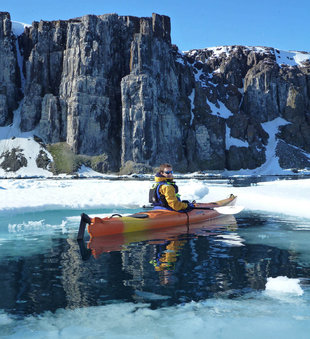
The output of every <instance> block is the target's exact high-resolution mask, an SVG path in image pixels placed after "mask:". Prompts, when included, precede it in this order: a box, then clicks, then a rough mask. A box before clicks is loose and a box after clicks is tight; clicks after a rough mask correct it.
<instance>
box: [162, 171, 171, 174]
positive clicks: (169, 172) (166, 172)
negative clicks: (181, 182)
mask: <svg viewBox="0 0 310 339" xmlns="http://www.w3.org/2000/svg"><path fill="white" fill-rule="evenodd" d="M164 173H165V174H173V171H165V172H164Z"/></svg>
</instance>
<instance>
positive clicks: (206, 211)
mask: <svg viewBox="0 0 310 339" xmlns="http://www.w3.org/2000/svg"><path fill="white" fill-rule="evenodd" d="M236 199H237V197H236V196H234V195H230V197H229V198H227V199H224V200H220V201H216V202H210V203H198V204H195V209H193V210H191V211H190V212H187V213H182V212H176V211H170V210H166V209H152V210H149V211H147V212H140V213H135V214H132V215H127V216H121V215H119V214H117V215H112V216H110V217H105V218H99V217H94V218H90V217H89V216H88V215H86V214H84V213H83V214H82V217H81V223H80V229H79V234H78V238H77V239H78V240H80V239H83V237H84V230H85V226H86V224H87V231H88V233H89V235H90V238H91V239H92V238H94V237H101V236H106V235H114V234H122V233H128V232H139V231H145V230H154V229H159V228H166V227H175V226H181V225H189V224H194V223H199V222H202V221H205V220H210V219H215V218H218V217H221V216H222V213H221V208H223V210H224V207H225V206H234V205H235V203H236ZM237 212H239V211H234V210H232V212H228V213H225V212H223V213H224V214H234V213H237Z"/></svg>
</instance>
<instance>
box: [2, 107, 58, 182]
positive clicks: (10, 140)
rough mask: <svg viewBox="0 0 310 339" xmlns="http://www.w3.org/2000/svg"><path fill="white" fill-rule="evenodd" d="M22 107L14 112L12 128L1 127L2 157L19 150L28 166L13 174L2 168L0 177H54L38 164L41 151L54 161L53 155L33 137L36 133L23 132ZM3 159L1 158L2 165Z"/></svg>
mask: <svg viewBox="0 0 310 339" xmlns="http://www.w3.org/2000/svg"><path fill="white" fill-rule="evenodd" d="M20 107H21V104H20V106H19V108H18V109H17V110H16V111H15V112H14V121H13V123H12V124H11V125H10V126H5V127H0V157H1V155H3V154H4V153H6V152H12V150H13V149H16V150H19V151H18V153H21V154H22V155H23V156H24V157H25V158H26V160H27V166H24V167H21V168H20V169H19V170H18V171H16V172H13V171H10V170H9V169H8V171H5V170H4V169H2V168H0V176H1V177H4V178H13V177H27V176H28V177H29V176H39V177H41V176H44V177H50V176H52V175H53V174H52V172H49V171H47V170H45V169H42V168H39V167H38V166H37V163H36V159H37V157H38V154H39V153H40V151H43V152H45V153H46V155H47V156H48V158H49V159H50V160H51V161H52V160H53V158H52V156H51V154H50V153H49V152H48V151H47V150H46V149H44V148H43V147H42V146H41V145H40V144H39V143H37V142H36V141H35V140H34V139H33V136H34V134H35V131H31V132H21V131H20V128H19V125H20V120H21V119H20ZM2 162H3V159H1V158H0V163H2Z"/></svg>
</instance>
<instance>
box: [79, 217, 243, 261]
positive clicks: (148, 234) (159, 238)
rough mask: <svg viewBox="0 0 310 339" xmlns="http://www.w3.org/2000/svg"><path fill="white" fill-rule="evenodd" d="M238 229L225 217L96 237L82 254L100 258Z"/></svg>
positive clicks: (232, 220) (234, 223) (231, 220)
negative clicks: (142, 244)
mask: <svg viewBox="0 0 310 339" xmlns="http://www.w3.org/2000/svg"><path fill="white" fill-rule="evenodd" d="M237 227H238V225H237V221H236V219H235V217H234V216H233V215H223V217H221V218H216V219H210V220H205V221H203V222H199V223H195V224H190V225H188V226H187V225H181V226H175V227H167V228H160V229H153V230H144V231H143V232H128V233H121V234H114V235H109V236H105V237H95V238H92V239H91V240H90V241H88V243H87V249H88V250H87V249H85V248H84V249H82V250H81V254H82V256H83V252H82V251H83V250H84V252H87V251H91V253H89V252H88V255H90V254H92V255H93V257H94V258H99V257H100V255H101V254H102V253H109V252H112V251H121V250H126V248H127V247H128V246H130V244H132V243H136V242H139V241H147V242H148V243H149V244H166V243H167V241H175V240H178V239H179V237H181V239H182V235H187V234H188V233H189V232H190V233H191V234H192V235H194V236H199V235H200V236H209V235H213V234H214V233H213V231H218V230H225V231H226V230H229V231H235V230H236V229H237ZM206 231H208V232H206Z"/></svg>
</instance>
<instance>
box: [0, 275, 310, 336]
mask: <svg viewBox="0 0 310 339" xmlns="http://www.w3.org/2000/svg"><path fill="white" fill-rule="evenodd" d="M281 278H283V277H281ZM286 279H287V280H288V281H289V280H290V279H288V278H286ZM293 280H296V279H293ZM277 281H278V280H277V279H275V280H274V284H275V285H277ZM292 284H293V285H295V284H296V283H295V282H293V283H292ZM278 292H279V293H280V292H281V283H279V285H278ZM284 293H286V290H285V291H284ZM307 293H309V291H307ZM307 295H308V294H307ZM308 297H309V296H308ZM282 302H284V301H282ZM285 303H286V307H279V304H278V302H275V299H274V298H273V297H272V296H269V295H268V294H265V293H259V292H255V295H252V294H249V295H247V296H244V297H241V298H238V299H225V298H224V299H221V298H218V299H208V300H206V301H201V302H191V303H188V304H185V305H179V306H175V307H167V308H161V309H157V310H151V309H150V308H149V307H148V306H149V305H147V304H132V303H117V304H111V305H105V306H97V307H85V308H79V309H74V310H65V309H59V310H58V311H56V312H55V313H51V312H45V313H44V314H42V315H40V316H38V317H36V316H29V317H26V318H25V319H23V320H18V321H17V320H15V319H14V317H11V316H9V315H8V314H6V313H4V312H3V313H2V314H1V313H0V325H1V327H2V335H4V337H5V338H21V337H22V338H31V339H36V338H42V337H44V338H66V339H67V338H90V337H95V336H96V337H106V338H157V337H158V338H178V339H180V338H192V337H195V338H206V337H210V338H229V337H231V335H232V334H233V337H234V338H249V337H250V338H252V339H254V338H273V337H274V334H273V333H274V331H275V329H276V336H277V337H279V338H294V335H295V334H296V333H307V328H309V322H310V317H309V313H308V304H307V303H305V302H304V301H303V300H302V299H301V298H300V297H298V296H297V297H296V295H293V296H292V297H291V298H287V299H285ZM227 312H229V314H227ZM17 323H18V326H16V324H17ZM241 324H242V325H241Z"/></svg>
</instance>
